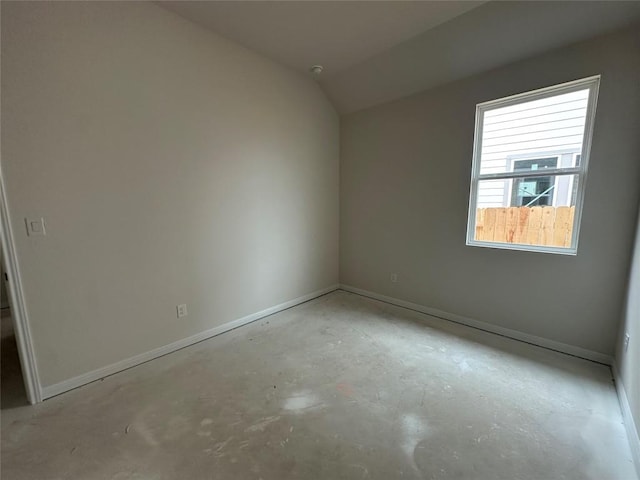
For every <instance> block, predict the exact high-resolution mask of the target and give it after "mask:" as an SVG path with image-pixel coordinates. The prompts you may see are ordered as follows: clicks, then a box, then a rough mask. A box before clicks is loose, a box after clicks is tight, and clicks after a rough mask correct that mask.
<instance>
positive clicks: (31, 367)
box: [0, 170, 42, 405]
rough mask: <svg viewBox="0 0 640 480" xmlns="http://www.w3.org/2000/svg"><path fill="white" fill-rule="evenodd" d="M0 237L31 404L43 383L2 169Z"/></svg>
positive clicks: (36, 399)
mask: <svg viewBox="0 0 640 480" xmlns="http://www.w3.org/2000/svg"><path fill="white" fill-rule="evenodd" d="M0 216H1V217H2V224H1V225H0V227H1V228H0V240H1V241H2V254H3V256H4V264H5V268H6V270H7V272H6V273H7V276H8V277H9V281H8V282H7V293H8V294H9V303H10V305H11V316H12V318H13V326H14V329H15V335H16V343H17V344H18V354H19V355H20V367H21V369H22V378H23V380H24V388H25V390H26V392H27V399H28V400H29V403H31V404H32V405H33V404H35V403H39V402H41V401H42V386H41V385H40V377H39V375H38V366H37V364H36V357H35V353H34V350H33V342H32V339H31V330H30V329H29V317H28V315H27V308H26V305H25V302H24V293H23V289H22V279H21V277H20V268H19V266H18V256H17V254H16V248H15V244H14V241H13V239H14V236H13V230H12V228H11V218H10V215H9V206H8V205H7V196H6V188H5V186H4V176H3V175H2V171H1V170H0Z"/></svg>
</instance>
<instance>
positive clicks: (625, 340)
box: [624, 333, 631, 352]
mask: <svg viewBox="0 0 640 480" xmlns="http://www.w3.org/2000/svg"><path fill="white" fill-rule="evenodd" d="M629 340H631V337H630V336H629V334H628V333H625V334H624V351H625V352H626V351H627V350H629Z"/></svg>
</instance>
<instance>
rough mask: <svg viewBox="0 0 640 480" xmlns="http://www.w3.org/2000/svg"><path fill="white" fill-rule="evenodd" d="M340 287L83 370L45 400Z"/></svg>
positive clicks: (49, 389) (56, 386) (50, 391)
mask: <svg viewBox="0 0 640 480" xmlns="http://www.w3.org/2000/svg"><path fill="white" fill-rule="evenodd" d="M338 288H339V286H338V285H332V286H330V287H327V288H323V289H322V290H317V291H315V292H312V293H309V294H307V295H303V296H302V297H298V298H296V299H293V300H290V301H288V302H284V303H281V304H279V305H276V306H274V307H270V308H267V309H265V310H261V311H259V312H256V313H252V314H251V315H247V316H246V317H242V318H238V319H237V320H233V321H231V322H228V323H225V324H224V325H220V326H217V327H214V328H211V329H209V330H205V331H204V332H200V333H198V334H196V335H193V336H191V337H187V338H183V339H182V340H178V341H176V342H173V343H170V344H168V345H164V346H162V347H158V348H155V349H153V350H150V351H148V352H145V353H141V354H140V355H136V356H134V357H130V358H126V359H124V360H120V361H119V362H116V363H112V364H111V365H107V366H106V367H102V368H98V369H97V370H93V371H91V372H87V373H83V374H82V375H79V376H77V377H73V378H70V379H68V380H64V381H62V382H59V383H55V384H53V385H48V386H46V387H44V388H43V389H42V396H43V398H44V399H46V398H50V397H53V396H55V395H60V394H61V393H64V392H68V391H69V390H73V389H74V388H78V387H81V386H82V385H86V384H87V383H91V382H95V381H96V380H100V379H101V378H104V377H107V376H109V375H113V374H114V373H118V372H121V371H122V370H126V369H128V368H131V367H135V366H136V365H140V364H141V363H145V362H148V361H149V360H153V359H154V358H158V357H161V356H163V355H166V354H168V353H171V352H175V351H176V350H180V349H181V348H185V347H188V346H190V345H193V344H195V343H198V342H201V341H203V340H206V339H208V338H211V337H215V336H216V335H220V334H221V333H224V332H228V331H229V330H233V329H235V328H238V327H241V326H243V325H246V324H248V323H251V322H255V321H256V320H260V319H261V318H264V317H267V316H269V315H273V314H274V313H278V312H281V311H282V310H286V309H287V308H291V307H294V306H296V305H299V304H301V303H304V302H308V301H309V300H313V299H314V298H317V297H320V296H322V295H325V294H327V293H329V292H333V291H334V290H338Z"/></svg>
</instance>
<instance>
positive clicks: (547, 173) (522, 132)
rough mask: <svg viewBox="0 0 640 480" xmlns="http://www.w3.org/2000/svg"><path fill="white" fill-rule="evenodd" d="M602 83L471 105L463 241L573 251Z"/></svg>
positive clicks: (588, 81)
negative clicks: (468, 183) (473, 116)
mask: <svg viewBox="0 0 640 480" xmlns="http://www.w3.org/2000/svg"><path fill="white" fill-rule="evenodd" d="M599 83H600V76H596V77H590V78H585V79H582V80H577V81H574V82H569V83H565V84H562V85H556V86H553V87H548V88H543V89H541V90H536V91H533V92H528V93H523V94H520V95H515V96H512V97H507V98H502V99H499V100H493V101H490V102H485V103H481V104H478V105H477V106H476V131H475V141H474V150H473V168H472V173H471V194H470V197H469V220H468V225H467V245H474V246H486V247H493V248H508V249H515V250H530V251H539V252H549V253H565V254H575V253H576V252H577V248H578V232H579V229H580V218H581V216H582V202H583V198H584V187H585V180H586V175H587V165H588V161H589V148H590V146H591V135H592V132H593V122H594V116H595V107H596V100H597V96H598V86H599Z"/></svg>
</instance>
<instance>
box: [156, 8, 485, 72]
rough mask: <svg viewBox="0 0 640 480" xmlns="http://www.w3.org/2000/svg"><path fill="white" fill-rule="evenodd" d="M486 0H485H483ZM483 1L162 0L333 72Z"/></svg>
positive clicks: (274, 52)
mask: <svg viewBox="0 0 640 480" xmlns="http://www.w3.org/2000/svg"><path fill="white" fill-rule="evenodd" d="M485 1H486V0H485ZM482 3H484V2H483V1H401V0H400V1H399V0H395V1H393V0H392V1H324V0H318V1H309V0H303V1H237V0H235V1H180V0H178V1H162V2H159V5H161V6H163V7H165V8H167V9H169V10H172V11H173V12H175V13H177V14H179V15H180V16H182V17H184V18H186V19H188V20H191V21H193V22H195V23H198V24H200V25H202V26H204V27H206V28H208V29H210V30H213V31H214V32H216V33H218V34H219V35H222V36H223V37H226V38H228V39H230V40H233V41H235V42H237V43H239V44H241V45H244V46H245V47H248V48H250V49H252V50H254V51H257V52H260V53H262V54H264V55H265V56H267V57H269V58H271V59H272V60H276V61H278V62H280V63H282V64H285V65H288V66H289V67H291V68H294V69H296V70H299V71H301V72H305V73H307V72H308V71H309V67H311V66H312V65H315V64H321V65H323V66H324V75H334V74H336V73H338V72H340V71H342V70H344V69H345V68H348V67H351V66H353V65H355V64H357V63H360V62H362V61H364V60H366V59H367V58H370V57H372V56H373V55H376V54H378V53H380V52H383V51H384V50H387V49H389V48H391V47H393V46H395V45H397V44H399V43H401V42H403V41H405V40H408V39H409V38H411V37H414V36H416V35H418V34H420V33H422V32H424V31H426V30H428V29H430V28H433V27H435V26H436V25H439V24H441V23H443V22H446V21H448V20H451V19H452V18H454V17H456V16H458V15H461V14H463V13H465V12H467V11H469V10H471V9H472V8H474V7H477V6H478V5H481V4H482Z"/></svg>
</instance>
